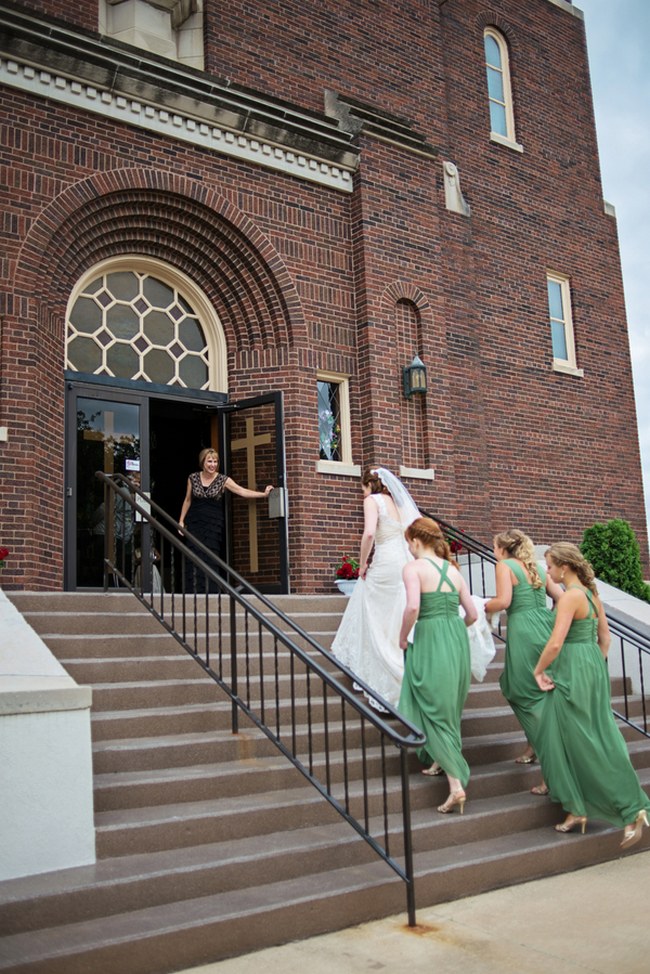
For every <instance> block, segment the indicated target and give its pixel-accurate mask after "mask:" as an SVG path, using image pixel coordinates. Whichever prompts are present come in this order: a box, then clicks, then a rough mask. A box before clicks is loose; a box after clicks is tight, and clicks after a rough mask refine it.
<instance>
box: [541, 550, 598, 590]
mask: <svg viewBox="0 0 650 974" xmlns="http://www.w3.org/2000/svg"><path fill="white" fill-rule="evenodd" d="M546 554H547V555H548V557H549V558H550V559H551V561H552V562H553V564H554V565H557V567H558V568H564V567H566V568H570V569H571V571H574V572H575V573H576V575H577V576H578V579H579V580H580V582H581V583H582V584H583V585H584V587H585V588H588V589H589V591H591V592H593V593H594V595H598V589H597V588H596V581H595V579H596V576H595V574H594V570H593V568H592V567H591V563H590V562H588V561H587V559H586V558H585V556H584V555H583V553H582V552H581V551H580V548H578V546H577V545H574V544H571V543H570V542H569V541H557V542H556V543H555V544H552V545H551V547H550V548H549V549H548V551H547V552H546Z"/></svg>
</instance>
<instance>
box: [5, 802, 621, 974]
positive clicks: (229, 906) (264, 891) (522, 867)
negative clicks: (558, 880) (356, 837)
mask: <svg viewBox="0 0 650 974" xmlns="http://www.w3.org/2000/svg"><path fill="white" fill-rule="evenodd" d="M492 817H494V812H492ZM453 818H454V820H455V821H454V823H453V824H454V826H455V828H456V830H457V831H458V833H459V834H458V836H457V839H458V841H457V842H456V843H453V844H449V845H447V846H445V847H442V848H439V849H437V850H436V851H435V853H434V854H431V855H427V856H424V857H422V856H421V857H419V860H418V867H417V872H416V890H417V895H418V901H419V902H420V903H422V904H427V905H428V906H432V905H435V904H436V903H439V902H443V901H447V900H450V899H454V898H457V897H459V896H468V895H475V894H477V893H480V892H482V891H484V890H487V889H493V888H495V887H498V886H501V885H506V884H512V883H513V882H521V881H523V880H529V879H533V878H536V877H539V876H544V875H552V874H554V873H558V872H565V871H566V870H567V868H580V867H581V866H584V865H587V864H589V863H594V862H601V861H605V860H606V859H611V858H613V857H614V856H615V855H616V854H617V852H618V843H619V842H620V831H619V830H612V829H610V828H599V827H592V826H591V825H589V826H588V831H587V834H586V835H585V836H581V835H577V834H576V835H573V834H569V835H566V836H558V834H557V833H555V832H554V831H553V829H552V828H550V827H549V826H548V825H546V824H545V825H543V826H541V827H537V828H532V829H530V828H527V829H525V830H524V831H522V832H517V831H514V832H513V831H509V832H507V833H502V834H500V835H496V836H495V835H491V836H489V837H488V838H486V839H484V840H481V841H477V842H473V843H467V842H464V841H463V837H462V834H461V833H462V832H463V829H464V826H466V824H467V822H468V821H469V815H467V814H466V815H465V816H462V817H461V816H453ZM202 848H203V847H202ZM251 852H252V854H253V855H254V852H255V850H251ZM245 855H246V853H245V852H243V850H242V856H243V857H245ZM292 858H294V859H295V860H296V861H297V862H298V863H299V862H300V857H299V856H295V857H292V856H289V855H287V854H286V850H285V854H284V855H283V856H282V859H283V860H287V859H289V860H290V859H292ZM195 862H196V857H195ZM196 865H197V869H200V863H199V862H196ZM242 868H243V869H244V868H245V865H244V864H242ZM258 877H259V871H258ZM197 881H198V874H197ZM116 885H119V884H118V883H116ZM150 888H151V884H150ZM88 901H89V897H88V895H87V893H86V895H85V896H84V895H83V893H82V892H78V893H77V904H78V909H79V910H80V912H79V913H76V914H75V913H74V912H73V911H72V910H69V911H68V916H69V918H70V920H72V922H68V923H66V924H65V925H64V926H58V925H56V926H55V925H52V926H49V927H44V928H40V929H36V930H30V931H26V932H20V933H10V932H8V935H7V936H5V938H4V940H3V955H2V960H0V970H7V971H9V970H10V971H12V972H19V974H87V972H88V971H90V970H92V971H93V974H114V972H115V971H116V970H128V971H129V972H135V974H146V972H151V971H159V972H164V971H173V970H177V969H179V968H184V967H185V966H187V965H188V964H189V965H190V966H194V965H199V964H203V963H207V962H208V961H215V960H219V959H222V958H224V957H228V956H231V955H232V954H236V953H246V952H249V951H251V950H254V949H259V948H260V947H266V946H271V945H273V944H278V943H282V942H286V941H287V940H289V939H295V937H296V935H299V936H301V937H310V936H313V935H315V934H316V933H322V932H326V931H328V930H331V929H337V928H339V927H342V926H349V925H350V924H351V923H354V924H357V923H362V922H365V921H367V920H370V919H376V918H379V917H382V916H386V915H390V914H394V913H400V912H403V910H404V890H403V888H402V884H401V883H400V882H399V880H398V879H397V877H396V876H395V874H394V873H392V871H391V870H390V869H388V867H387V866H386V865H385V864H384V863H382V862H368V863H362V864H360V863H355V864H354V865H352V866H348V867H342V868H335V869H327V870H323V871H322V872H316V873H307V874H304V873H301V874H300V875H296V876H294V877H292V878H286V879H282V880H277V881H273V880H272V879H271V877H270V876H265V877H263V879H262V882H260V883H258V884H256V885H251V886H246V887H243V888H242V887H240V888H236V889H228V890H223V891H219V892H215V891H213V892H211V893H209V894H207V895H202V896H198V897H192V898H187V899H180V900H177V901H175V902H173V903H162V904H152V905H148V906H146V907H144V906H143V907H141V908H140V909H127V910H123V911H122V912H118V913H109V914H108V915H105V914H103V915H101V916H100V917H96V918H89V919H87V918H85V916H84V913H83V907H84V904H85V903H86V902H88ZM21 912H22V913H23V914H32V912H33V911H31V910H27V909H25V904H24V902H23V909H22V911H21ZM47 915H48V914H47V911H45V916H47ZM73 918H74V919H73Z"/></svg>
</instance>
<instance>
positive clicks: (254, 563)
mask: <svg viewBox="0 0 650 974" xmlns="http://www.w3.org/2000/svg"><path fill="white" fill-rule="evenodd" d="M270 442H271V434H270V433H257V434H256V433H255V421H254V419H253V417H252V416H247V417H246V436H243V437H241V438H240V439H238V440H233V441H232V443H231V444H230V449H231V450H232V451H233V452H234V451H235V450H246V487H248V489H249V490H257V478H256V475H255V447H256V446H265V445H267V444H269V443H270ZM246 503H247V504H248V551H249V558H250V565H251V572H258V571H259V554H258V548H257V501H255V500H250V501H247V502H246Z"/></svg>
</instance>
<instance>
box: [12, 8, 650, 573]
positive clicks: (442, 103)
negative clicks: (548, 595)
mask: <svg viewBox="0 0 650 974" xmlns="http://www.w3.org/2000/svg"><path fill="white" fill-rule="evenodd" d="M0 98H1V100H2V113H1V115H0V126H1V143H0V144H1V146H2V148H0V166H1V173H2V175H1V186H2V193H3V210H2V220H3V253H2V258H1V261H0V275H1V277H2V294H1V296H0V300H1V302H2V304H1V306H0V313H1V326H2V330H1V334H0V365H1V379H0V440H1V442H0V463H1V465H2V491H1V496H0V526H1V527H0V542H1V543H2V544H4V545H6V546H7V547H9V548H10V550H11V557H10V559H9V560H8V561H7V563H6V564H5V567H4V568H3V573H2V582H3V585H4V586H5V587H7V588H26V589H50V588H51V589H57V588H61V587H67V588H72V589H73V588H75V587H82V586H85V585H93V584H95V583H96V581H97V575H96V565H97V562H96V554H97V535H96V533H95V532H96V527H97V523H98V522H97V515H96V509H97V500H98V496H97V489H98V488H97V485H96V483H95V481H94V478H93V473H94V470H95V469H98V468H99V469H104V470H106V471H108V472H112V471H116V470H119V471H126V472H127V473H129V472H133V473H135V472H137V473H139V475H140V477H141V481H142V486H143V488H144V489H147V490H151V491H152V495H153V498H154V500H156V501H157V502H158V503H160V504H161V505H162V506H163V507H165V508H166V509H168V510H169V511H170V512H171V513H172V514H174V516H176V517H177V516H178V513H179V511H180V506H181V501H182V496H183V492H184V487H185V480H186V477H187V475H188V473H189V472H190V471H191V470H193V469H195V468H196V454H197V453H198V451H199V449H200V448H201V447H202V446H204V445H207V444H209V443H212V444H214V445H216V446H217V447H218V448H219V449H220V451H221V453H222V456H223V458H224V463H225V466H226V469H227V470H228V471H229V472H230V473H231V474H232V476H233V477H234V478H235V479H236V480H237V481H238V482H240V483H243V484H246V485H249V486H254V485H257V486H263V485H264V484H265V483H267V482H269V481H270V480H272V481H273V482H274V483H277V484H281V485H284V486H286V488H287V493H288V505H289V517H288V518H284V519H280V520H279V521H273V522H271V521H269V520H268V519H267V518H266V515H265V512H264V510H263V509H260V508H259V507H258V508H256V510H255V511H253V512H251V511H250V510H248V509H247V508H246V506H245V505H243V504H242V505H240V506H238V505H237V504H233V505H232V508H231V510H230V512H229V530H230V540H231V548H232V550H231V557H233V558H234V559H235V560H236V564H237V567H239V568H241V569H242V571H243V572H245V573H248V574H250V577H251V579H252V580H253V581H254V582H255V581H256V580H258V581H260V582H261V583H262V584H263V585H264V584H267V585H268V584H269V581H270V580H269V579H268V578H265V577H264V575H265V566H268V565H269V564H271V563H272V559H271V556H270V555H268V551H270V550H271V548H273V546H275V545H277V544H278V543H280V544H283V543H285V542H286V541H288V566H289V572H290V585H291V588H292V590H294V591H312V590H323V591H330V590H331V578H332V576H333V569H334V565H335V563H336V562H337V561H338V559H339V557H340V555H341V554H342V552H344V551H345V550H350V549H354V548H356V545H357V542H358V537H359V531H360V526H361V518H360V494H359V487H358V475H359V473H360V470H361V469H362V467H363V466H364V465H365V463H367V462H380V463H383V464H385V465H387V466H390V467H391V468H392V469H393V470H395V472H401V474H402V476H403V478H404V480H405V483H406V484H407V486H408V487H409V489H410V490H411V491H412V493H413V495H414V497H415V498H416V500H418V502H419V503H420V504H421V506H422V507H424V508H427V509H429V510H432V511H435V512H437V513H438V514H440V515H441V516H443V517H445V518H446V519H447V520H449V521H451V522H452V523H455V524H457V525H458V526H460V527H462V528H463V529H465V530H466V531H468V532H469V533H470V534H473V535H475V536H477V537H479V538H481V539H483V540H486V541H489V540H490V538H491V536H492V534H493V532H494V531H495V530H497V529H503V528H505V527H508V526H520V527H522V528H524V529H525V530H527V531H528V532H529V533H530V534H531V535H532V536H533V538H534V539H535V540H537V541H539V542H546V541H552V540H555V539H558V538H569V539H571V540H579V539H580V537H581V534H582V530H583V529H584V527H586V526H587V525H590V524H592V523H593V522H594V521H596V520H600V519H607V518H610V517H614V516H619V517H624V518H626V519H627V520H629V521H630V522H631V524H632V525H633V527H634V529H635V531H636V532H637V535H638V536H639V538H640V540H641V542H642V547H643V549H644V551H645V550H646V546H647V539H646V526H645V515H644V504H643V492H642V482H641V467H640V459H639V449H638V439H637V431H636V415H635V406H634V398H633V390H632V377H631V369H630V357H629V348H628V337H627V328H626V320H625V309H624V301H623V289H622V282H621V271H620V260H619V253H618V243H617V235H616V222H615V218H614V216H613V213H612V210H611V207H609V206H608V204H607V203H606V202H605V201H604V200H603V198H602V190H601V182H600V173H599V164H598V153H597V146H596V133H595V127H594V117H593V109H592V100H591V90H590V81H589V71H588V62H587V52H586V46H585V32H584V24H583V18H582V14H581V12H580V11H579V9H577V7H575V6H573V5H572V4H571V3H569V2H566V0H523V2H522V0H462V2H460V0H409V2H402V3H397V4H395V3H388V2H386V0H362V2H361V0H340V2H336V3H333V2H319V3H313V2H310V0H284V2H283V3H265V4H261V3H260V4H250V3H243V2H240V0H230V2H229V3H227V4H223V3H220V2H218V0H89V2H83V3H80V2H72V0H33V2H29V0H25V2H23V3H21V4H13V3H9V2H2V3H0ZM415 355H418V356H419V357H420V359H421V360H422V361H423V363H424V364H425V366H426V370H427V390H426V393H425V394H424V395H422V394H417V393H416V394H413V395H410V396H408V397H407V396H405V394H404V386H403V380H404V376H403V370H404V367H405V366H408V365H409V364H410V363H411V362H412V360H413V359H414V356H415ZM282 447H284V453H283V451H282ZM285 581H286V580H285Z"/></svg>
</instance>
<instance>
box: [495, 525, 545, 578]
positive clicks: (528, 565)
mask: <svg viewBox="0 0 650 974" xmlns="http://www.w3.org/2000/svg"><path fill="white" fill-rule="evenodd" d="M494 544H495V546H496V547H497V548H503V550H504V551H505V552H506V554H508V555H510V557H511V558H516V559H517V560H518V561H520V562H521V563H522V565H523V566H524V568H525V569H526V571H527V572H528V574H529V575H530V584H531V585H532V586H533V588H541V587H542V585H543V584H544V583H543V582H542V576H541V575H540V574H539V568H538V567H537V559H536V558H535V546H534V544H533V542H532V541H531V540H530V538H529V537H528V535H527V534H524V532H523V531H519V530H518V528H511V529H510V531H503V532H502V533H501V534H497V535H495V537H494Z"/></svg>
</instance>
